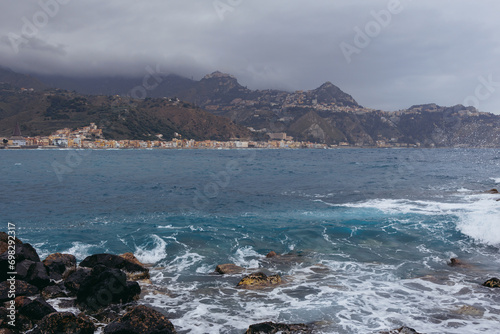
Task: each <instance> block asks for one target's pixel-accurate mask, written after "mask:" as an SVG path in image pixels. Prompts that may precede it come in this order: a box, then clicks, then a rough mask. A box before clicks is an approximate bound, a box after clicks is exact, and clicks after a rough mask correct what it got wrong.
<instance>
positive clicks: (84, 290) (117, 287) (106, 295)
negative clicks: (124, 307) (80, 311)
mask: <svg viewBox="0 0 500 334" xmlns="http://www.w3.org/2000/svg"><path fill="white" fill-rule="evenodd" d="M140 293H141V288H140V286H139V284H138V283H137V282H127V277H126V275H125V273H124V272H122V271H121V270H119V269H113V268H108V267H105V266H103V265H97V266H96V267H94V268H93V269H92V271H91V272H90V275H89V276H87V277H86V278H85V279H84V281H83V282H82V283H81V285H80V289H79V290H78V292H77V293H76V303H77V304H78V305H80V306H81V307H83V308H84V309H87V310H92V311H98V310H100V309H102V308H105V307H106V306H108V305H110V304H120V303H127V302H130V301H132V300H134V299H136V298H137V297H138V296H139V294H140Z"/></svg>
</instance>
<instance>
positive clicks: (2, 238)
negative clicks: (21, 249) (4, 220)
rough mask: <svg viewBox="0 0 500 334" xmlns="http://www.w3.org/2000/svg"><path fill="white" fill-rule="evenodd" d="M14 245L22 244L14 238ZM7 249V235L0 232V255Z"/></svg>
mask: <svg viewBox="0 0 500 334" xmlns="http://www.w3.org/2000/svg"><path fill="white" fill-rule="evenodd" d="M14 243H15V244H16V245H20V244H22V242H21V240H19V239H18V238H14ZM8 249H9V234H7V233H5V232H0V254H2V253H4V252H6V251H7V250H8Z"/></svg>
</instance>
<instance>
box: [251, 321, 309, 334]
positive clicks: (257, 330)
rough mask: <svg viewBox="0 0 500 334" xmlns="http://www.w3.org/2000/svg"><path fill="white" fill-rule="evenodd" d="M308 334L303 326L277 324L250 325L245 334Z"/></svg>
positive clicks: (307, 328)
mask: <svg viewBox="0 0 500 334" xmlns="http://www.w3.org/2000/svg"><path fill="white" fill-rule="evenodd" d="M276 333H280V334H281V333H282V334H310V333H312V331H311V329H310V328H309V327H308V326H307V325H304V324H294V325H286V324H278V323H274V322H263V323H260V324H255V325H251V326H250V327H249V328H248V329H247V331H246V332H245V334H276Z"/></svg>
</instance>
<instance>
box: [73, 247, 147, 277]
mask: <svg viewBox="0 0 500 334" xmlns="http://www.w3.org/2000/svg"><path fill="white" fill-rule="evenodd" d="M125 254H127V253H125ZM125 254H124V255H125ZM132 256H133V254H132ZM130 259H131V257H130V256H129V255H127V258H125V257H123V256H118V255H113V254H95V255H91V256H88V257H86V258H85V259H84V260H83V261H82V262H81V263H80V266H81V267H89V268H94V267H95V266H98V265H103V266H106V267H108V268H113V269H121V270H123V271H125V272H126V273H127V276H129V279H131V280H141V279H148V278H149V269H148V268H145V267H144V265H143V264H142V263H140V262H139V260H137V259H136V258H135V256H133V259H135V260H133V259H132V260H130Z"/></svg>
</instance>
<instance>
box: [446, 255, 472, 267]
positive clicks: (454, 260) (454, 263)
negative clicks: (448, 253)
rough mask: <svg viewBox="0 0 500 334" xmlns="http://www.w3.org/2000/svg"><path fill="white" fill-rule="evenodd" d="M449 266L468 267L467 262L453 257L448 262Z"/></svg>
mask: <svg viewBox="0 0 500 334" xmlns="http://www.w3.org/2000/svg"><path fill="white" fill-rule="evenodd" d="M448 265H449V266H450V267H470V265H468V264H467V263H465V262H463V261H462V260H460V259H458V258H456V257H453V258H451V259H450V262H449V263H448Z"/></svg>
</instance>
